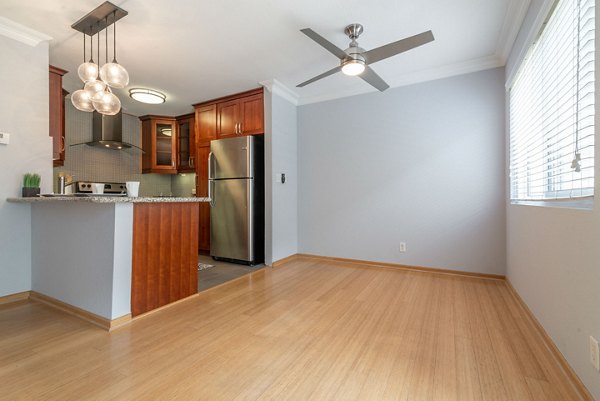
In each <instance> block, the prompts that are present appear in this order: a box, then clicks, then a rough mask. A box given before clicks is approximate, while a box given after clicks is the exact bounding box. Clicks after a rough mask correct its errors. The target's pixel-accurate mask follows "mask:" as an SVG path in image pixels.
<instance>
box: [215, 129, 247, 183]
mask: <svg viewBox="0 0 600 401" xmlns="http://www.w3.org/2000/svg"><path fill="white" fill-rule="evenodd" d="M210 151H211V153H212V154H213V157H212V159H213V160H212V163H213V164H212V166H211V167H212V168H211V175H212V176H211V177H210V178H215V179H227V178H250V177H254V175H253V173H254V172H253V170H254V169H253V166H252V162H253V156H254V140H253V137H251V136H242V137H238V138H226V139H219V140H217V141H211V143H210Z"/></svg>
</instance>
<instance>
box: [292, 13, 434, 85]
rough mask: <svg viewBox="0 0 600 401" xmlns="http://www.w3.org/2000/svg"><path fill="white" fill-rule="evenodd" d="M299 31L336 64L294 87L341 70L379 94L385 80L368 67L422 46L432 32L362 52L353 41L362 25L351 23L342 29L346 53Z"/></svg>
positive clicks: (309, 30)
mask: <svg viewBox="0 0 600 401" xmlns="http://www.w3.org/2000/svg"><path fill="white" fill-rule="evenodd" d="M300 32H302V33H303V34H305V35H306V36H308V37H309V38H311V39H312V40H314V41H315V42H317V43H318V44H320V45H321V46H323V47H324V48H325V49H327V50H328V51H329V52H330V53H332V54H333V55H334V56H336V57H337V58H339V59H340V65H339V66H337V67H335V68H332V69H331V70H329V71H326V72H324V73H322V74H320V75H317V76H316V77H314V78H311V79H309V80H308V81H304V82H302V83H301V84H298V85H296V86H297V87H298V88H301V87H303V86H306V85H308V84H311V83H313V82H315V81H318V80H319V79H322V78H325V77H328V76H329V75H332V74H335V73H336V72H339V71H342V72H343V73H344V74H346V75H358V76H360V77H361V78H362V79H363V80H365V81H366V82H367V83H368V84H370V85H372V86H374V87H375V88H377V89H378V90H380V91H381V92H383V91H384V90H386V89H387V88H389V87H390V86H389V85H388V84H386V83H385V81H384V80H383V79H381V77H380V76H379V75H377V74H376V73H375V71H373V69H372V68H371V67H370V65H371V64H374V63H376V62H378V61H381V60H384V59H386V58H388V57H392V56H395V55H396V54H400V53H403V52H405V51H408V50H411V49H414V48H415V47H419V46H422V45H424V44H426V43H429V42H431V41H433V40H434V37H433V33H431V31H426V32H422V33H420V34H418V35H414V36H410V37H408V38H405V39H401V40H398V41H396V42H392V43H388V44H387V45H384V46H381V47H377V48H375V49H371V50H369V51H366V50H365V49H363V48H361V47H359V46H358V42H357V41H356V39H358V37H359V36H360V34H361V33H363V26H362V25H361V24H351V25H348V26H347V27H346V28H345V29H344V33H345V34H346V35H348V37H349V38H350V40H351V42H350V45H349V47H348V48H347V49H346V50H342V49H340V48H339V47H337V46H336V45H334V44H333V43H331V42H330V41H328V40H327V39H325V38H324V37H322V36H321V35H319V34H318V33H316V32H315V31H313V30H312V29H310V28H304V29H301V30H300Z"/></svg>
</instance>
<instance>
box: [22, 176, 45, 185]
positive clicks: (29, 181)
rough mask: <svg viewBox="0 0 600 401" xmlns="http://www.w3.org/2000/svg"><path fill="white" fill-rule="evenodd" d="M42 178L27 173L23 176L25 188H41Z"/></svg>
mask: <svg viewBox="0 0 600 401" xmlns="http://www.w3.org/2000/svg"><path fill="white" fill-rule="evenodd" d="M40 181H42V178H41V177H40V175H39V174H31V173H27V174H25V175H24V176H23V188H39V187H40Z"/></svg>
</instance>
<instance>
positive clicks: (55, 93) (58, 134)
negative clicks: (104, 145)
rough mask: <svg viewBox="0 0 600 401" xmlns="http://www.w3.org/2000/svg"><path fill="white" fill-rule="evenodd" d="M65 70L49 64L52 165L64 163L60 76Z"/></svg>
mask: <svg viewBox="0 0 600 401" xmlns="http://www.w3.org/2000/svg"><path fill="white" fill-rule="evenodd" d="M66 73H67V71H65V70H63V69H60V68H57V67H54V66H52V65H51V66H49V95H50V99H49V100H50V101H49V107H50V110H49V112H50V114H49V116H48V120H49V123H50V126H49V131H48V132H49V134H50V136H51V137H52V163H53V165H54V167H57V166H63V165H64V163H65V95H66V94H68V92H67V91H65V90H64V89H63V88H62V77H63V75H65V74H66Z"/></svg>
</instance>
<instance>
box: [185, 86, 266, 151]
mask: <svg viewBox="0 0 600 401" xmlns="http://www.w3.org/2000/svg"><path fill="white" fill-rule="evenodd" d="M263 99H264V95H263V89H262V88H261V89H254V90H252V91H248V92H244V93H240V94H237V95H232V96H228V97H226V98H221V99H215V100H212V101H210V102H207V103H200V104H196V105H194V107H195V108H196V126H197V129H196V131H197V135H198V140H197V142H198V146H203V145H208V144H209V143H210V141H212V140H214V139H221V138H230V137H234V136H240V135H258V134H263V133H264V132H265V124H264V104H263V103H264V101H263Z"/></svg>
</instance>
